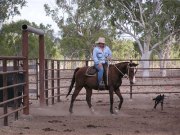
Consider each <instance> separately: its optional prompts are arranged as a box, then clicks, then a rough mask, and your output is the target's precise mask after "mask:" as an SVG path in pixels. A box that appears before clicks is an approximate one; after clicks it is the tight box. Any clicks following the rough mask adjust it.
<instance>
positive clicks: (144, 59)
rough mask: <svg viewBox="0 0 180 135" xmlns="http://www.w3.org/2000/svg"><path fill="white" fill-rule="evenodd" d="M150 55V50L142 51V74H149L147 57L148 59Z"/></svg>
mask: <svg viewBox="0 0 180 135" xmlns="http://www.w3.org/2000/svg"><path fill="white" fill-rule="evenodd" d="M150 55H151V51H147V52H144V53H143V54H142V56H141V60H142V61H141V63H140V64H141V67H142V68H145V69H144V70H143V76H144V77H145V76H149V69H147V68H149V67H150V62H149V59H150Z"/></svg>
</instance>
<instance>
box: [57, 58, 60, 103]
mask: <svg viewBox="0 0 180 135" xmlns="http://www.w3.org/2000/svg"><path fill="white" fill-rule="evenodd" d="M57 95H58V96H57V101H58V102H60V61H57Z"/></svg>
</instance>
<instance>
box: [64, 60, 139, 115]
mask: <svg viewBox="0 0 180 135" xmlns="http://www.w3.org/2000/svg"><path fill="white" fill-rule="evenodd" d="M137 65H138V64H135V63H132V62H122V63H118V64H110V65H109V72H108V84H107V87H106V90H109V95H110V112H111V113H112V114H113V113H114V112H113V92H115V93H116V94H117V96H118V97H119V99H120V103H119V106H118V109H119V110H120V109H121V105H122V103H123V97H122V95H121V92H120V89H119V87H120V86H121V83H122V78H123V76H124V75H125V74H126V75H127V76H128V78H129V81H130V83H131V84H133V83H135V73H136V71H137V68H136V66H137ZM87 69H88V67H82V68H76V69H75V71H74V75H73V78H72V81H71V85H70V87H69V92H68V94H67V96H68V95H69V94H70V93H71V91H72V89H73V85H74V83H76V85H75V90H74V92H73V94H72V97H71V103H70V108H69V112H70V113H72V112H73V103H74V101H75V99H76V97H77V96H78V94H79V92H80V91H81V89H82V88H83V87H84V88H85V89H86V101H87V104H88V106H89V108H90V109H92V105H91V96H92V89H95V90H98V84H97V76H87V75H86V70H87ZM67 96H66V97H67ZM92 110H93V109H92Z"/></svg>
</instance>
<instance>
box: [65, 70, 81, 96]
mask: <svg viewBox="0 0 180 135" xmlns="http://www.w3.org/2000/svg"><path fill="white" fill-rule="evenodd" d="M79 69H80V68H76V69H75V71H74V74H73V78H72V80H71V85H70V86H69V91H68V94H67V95H66V97H68V96H69V94H70V93H71V91H72V89H73V86H74V83H75V75H76V72H77V71H78V70H79Z"/></svg>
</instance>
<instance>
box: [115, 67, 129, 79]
mask: <svg viewBox="0 0 180 135" xmlns="http://www.w3.org/2000/svg"><path fill="white" fill-rule="evenodd" d="M112 65H113V66H114V67H115V68H116V69H117V70H118V71H119V72H120V73H121V74H122V75H123V77H124V76H125V77H126V78H127V79H128V78H129V64H128V66H127V70H128V75H126V74H124V73H123V72H122V71H121V70H120V69H119V68H118V67H117V66H116V65H115V64H112Z"/></svg>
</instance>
